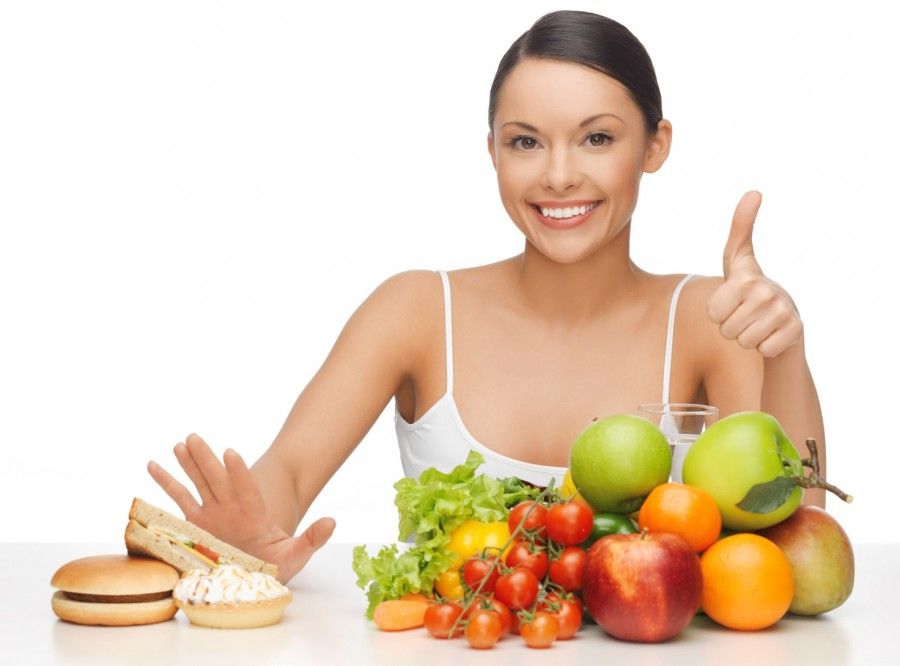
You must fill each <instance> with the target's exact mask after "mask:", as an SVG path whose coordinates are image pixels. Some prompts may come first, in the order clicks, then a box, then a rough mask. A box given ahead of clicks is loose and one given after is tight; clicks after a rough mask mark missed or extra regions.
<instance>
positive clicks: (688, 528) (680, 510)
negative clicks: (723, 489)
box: [638, 483, 722, 553]
mask: <svg viewBox="0 0 900 666" xmlns="http://www.w3.org/2000/svg"><path fill="white" fill-rule="evenodd" d="M638 525H640V527H641V529H644V528H645V527H646V528H647V529H648V530H650V531H651V532H670V533H672V534H677V535H678V536H680V537H683V538H684V540H685V541H687V542H688V545H690V547H691V548H692V549H693V550H695V551H696V552H698V553H700V552H703V551H704V550H706V549H707V548H709V547H710V546H711V545H712V544H713V543H715V541H716V539H718V538H719V532H721V531H722V514H721V513H719V507H718V506H716V501H715V500H714V499H713V498H712V495H710V494H709V493H708V492H706V491H705V490H703V489H701V488H697V487H696V486H688V485H685V484H683V483H663V484H662V485H659V486H656V488H654V489H653V490H652V491H651V492H650V494H649V495H647V499H645V500H644V503H643V504H642V505H641V510H640V512H639V513H638Z"/></svg>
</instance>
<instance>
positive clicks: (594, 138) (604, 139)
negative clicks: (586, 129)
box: [588, 132, 612, 146]
mask: <svg viewBox="0 0 900 666" xmlns="http://www.w3.org/2000/svg"><path fill="white" fill-rule="evenodd" d="M611 140H612V137H611V136H609V134H604V133H603V132H594V133H593V134H590V135H588V141H590V142H591V145H592V146H603V145H605V144H607V143H609V142H610V141H611Z"/></svg>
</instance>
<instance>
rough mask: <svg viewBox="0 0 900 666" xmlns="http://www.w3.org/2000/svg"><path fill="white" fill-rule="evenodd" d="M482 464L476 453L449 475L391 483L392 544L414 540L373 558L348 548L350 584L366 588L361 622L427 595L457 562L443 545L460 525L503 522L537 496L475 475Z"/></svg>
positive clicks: (517, 483)
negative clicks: (395, 603) (381, 606)
mask: <svg viewBox="0 0 900 666" xmlns="http://www.w3.org/2000/svg"><path fill="white" fill-rule="evenodd" d="M483 462H484V458H483V457H482V456H481V454H479V453H478V452H477V451H471V452H470V453H469V455H468V457H467V458H466V461H465V462H464V463H463V464H462V465H458V466H457V467H455V468H454V469H453V470H452V471H451V472H449V473H443V472H440V471H438V470H437V469H435V468H433V467H432V468H430V469H427V470H425V471H424V472H423V473H422V474H421V475H420V476H419V478H418V480H415V479H409V478H403V479H400V480H399V481H398V482H397V483H395V484H394V488H395V490H396V491H397V495H396V498H395V500H394V504H396V506H397V510H398V512H399V514H400V524H399V536H398V539H399V540H400V541H406V540H408V539H409V538H410V537H413V536H414V539H415V540H414V544H413V546H412V547H411V548H409V549H408V550H405V551H404V552H399V550H398V548H397V546H396V545H395V544H392V545H390V546H385V547H384V548H382V549H381V550H380V551H379V552H378V554H377V555H375V556H374V557H370V556H369V555H368V553H367V552H366V549H365V546H357V547H356V548H354V549H353V571H354V572H355V573H356V575H357V577H358V579H357V582H356V584H357V585H359V587H361V588H364V589H365V588H366V587H367V586H368V589H367V590H366V595H367V596H368V599H369V606H368V608H367V609H366V616H367V617H369V618H370V619H371V618H372V616H373V613H374V611H375V606H377V605H378V603H379V602H381V601H385V600H388V599H400V598H401V597H403V596H404V595H407V594H411V593H418V592H424V593H426V594H430V593H431V592H432V588H433V585H434V582H435V580H436V579H437V578H438V577H439V576H440V575H441V574H442V573H443V572H444V571H446V570H448V569H449V568H450V567H451V565H453V564H454V563H455V562H457V560H458V559H459V555H458V554H457V553H455V552H454V551H452V550H449V549H448V545H449V544H450V536H451V534H452V533H453V532H454V530H456V529H457V528H458V527H460V526H461V525H462V524H463V523H465V522H466V521H478V522H480V523H492V522H497V521H505V520H506V517H507V515H508V513H509V507H511V506H514V505H516V504H518V503H519V502H520V501H522V500H525V499H529V498H534V497H538V496H539V495H540V493H541V491H540V489H539V488H535V487H533V486H529V485H527V484H526V483H524V482H523V481H521V480H520V479H517V478H515V477H510V478H508V479H502V480H498V479H495V478H492V477H489V476H486V475H484V474H478V475H476V474H475V470H476V469H477V468H478V466H479V465H481V464H482V463H483ZM495 545H500V544H495Z"/></svg>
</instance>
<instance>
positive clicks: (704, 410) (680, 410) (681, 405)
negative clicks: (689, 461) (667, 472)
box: [638, 402, 719, 483]
mask: <svg viewBox="0 0 900 666" xmlns="http://www.w3.org/2000/svg"><path fill="white" fill-rule="evenodd" d="M638 412H639V413H640V415H641V416H643V417H644V418H646V419H649V420H650V422H651V423H653V424H654V425H656V426H658V427H659V429H660V430H661V431H662V433H663V434H664V435H665V436H666V439H668V440H669V444H670V445H671V447H672V475H671V480H672V481H673V482H675V483H681V482H682V481H681V467H682V465H683V464H684V457H685V456H686V455H687V452H688V449H690V448H691V444H693V443H694V442H695V441H696V439H697V438H698V437H699V436H700V433H702V432H703V431H704V430H705V429H706V427H707V426H709V425H711V424H712V423H714V422H715V420H716V419H717V418H718V417H719V410H718V409H717V408H716V407H713V406H712V405H697V404H694V403H689V402H666V403H654V404H647V405H641V406H640V407H638Z"/></svg>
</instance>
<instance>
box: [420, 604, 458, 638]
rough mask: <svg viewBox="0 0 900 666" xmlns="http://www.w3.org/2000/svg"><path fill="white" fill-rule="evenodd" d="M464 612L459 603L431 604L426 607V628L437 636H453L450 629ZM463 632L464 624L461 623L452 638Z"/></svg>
mask: <svg viewBox="0 0 900 666" xmlns="http://www.w3.org/2000/svg"><path fill="white" fill-rule="evenodd" d="M462 612H463V609H462V607H461V606H460V605H459V604H430V605H429V606H428V608H426V609H425V628H426V629H427V630H428V633H429V634H431V635H432V636H434V637H435V638H451V636H450V630H451V629H453V624H454V623H455V622H456V621H457V620H458V619H459V616H460V615H462ZM462 633H463V625H462V623H459V624H457V625H456V629H455V630H454V631H453V636H452V638H456V637H457V636H462Z"/></svg>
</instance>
